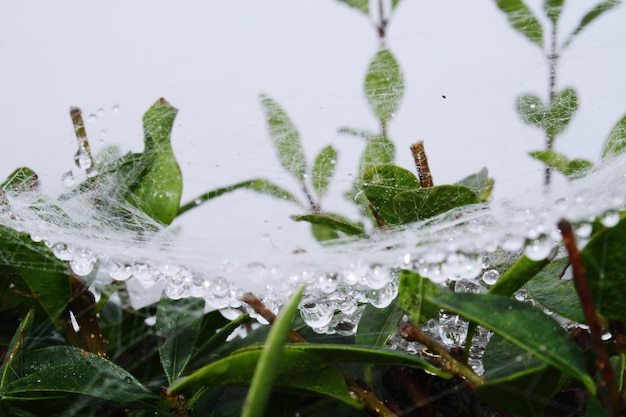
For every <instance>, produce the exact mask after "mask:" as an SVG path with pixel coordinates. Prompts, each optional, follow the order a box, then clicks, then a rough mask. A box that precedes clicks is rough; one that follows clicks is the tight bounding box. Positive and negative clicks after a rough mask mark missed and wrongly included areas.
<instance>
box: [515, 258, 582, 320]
mask: <svg viewBox="0 0 626 417" xmlns="http://www.w3.org/2000/svg"><path fill="white" fill-rule="evenodd" d="M567 260H568V258H562V259H559V260H558V261H554V262H553V263H551V264H550V265H548V266H546V267H545V268H544V269H543V270H541V271H540V272H539V273H538V274H537V275H536V276H535V277H534V278H533V279H531V280H530V281H528V283H527V284H526V288H527V289H528V292H529V293H530V295H531V296H532V297H533V299H534V300H536V301H537V302H538V303H539V304H541V305H542V306H543V307H545V308H547V309H548V310H550V311H552V312H554V313H556V314H558V315H559V316H561V317H565V318H566V319H568V320H572V321H573V322H575V323H584V322H585V316H584V314H583V312H582V309H581V308H580V301H579V299H578V294H576V290H575V289H574V283H573V281H572V280H571V279H561V278H560V274H561V273H562V272H563V269H564V268H565V266H566V265H567Z"/></svg>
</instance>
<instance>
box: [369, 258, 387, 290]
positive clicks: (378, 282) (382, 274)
mask: <svg viewBox="0 0 626 417" xmlns="http://www.w3.org/2000/svg"><path fill="white" fill-rule="evenodd" d="M364 278H365V284H366V285H367V286H368V287H370V288H373V289H379V288H383V287H384V286H385V285H387V283H388V282H389V280H390V279H391V274H390V273H389V270H387V269H386V268H384V267H383V266H382V265H381V264H373V265H371V266H370V268H369V270H368V271H366V272H365V275H364Z"/></svg>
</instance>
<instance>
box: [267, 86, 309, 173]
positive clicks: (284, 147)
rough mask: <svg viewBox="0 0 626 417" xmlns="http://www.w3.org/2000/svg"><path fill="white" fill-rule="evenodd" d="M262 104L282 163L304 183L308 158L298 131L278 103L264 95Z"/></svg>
mask: <svg viewBox="0 0 626 417" xmlns="http://www.w3.org/2000/svg"><path fill="white" fill-rule="evenodd" d="M261 104H262V105H263V110H264V111H265V118H266V120H267V127H268V129H269V134H270V138H271V139H272V142H273V143H274V148H275V149H276V152H277V153H278V159H279V160H280V163H281V164H282V165H283V167H285V169H286V170H287V171H288V172H289V173H290V174H291V175H293V176H294V177H295V178H296V179H297V180H298V181H299V182H300V183H301V184H302V183H304V176H305V174H306V158H305V156H304V150H303V149H302V143H301V142H300V134H299V133H298V130H297V129H296V127H295V126H294V124H293V122H292V121H291V119H289V116H287V113H285V111H284V110H283V109H282V108H281V107H280V105H279V104H278V103H277V102H275V101H274V100H272V99H271V98H269V97H268V96H266V95H263V94H262V95H261Z"/></svg>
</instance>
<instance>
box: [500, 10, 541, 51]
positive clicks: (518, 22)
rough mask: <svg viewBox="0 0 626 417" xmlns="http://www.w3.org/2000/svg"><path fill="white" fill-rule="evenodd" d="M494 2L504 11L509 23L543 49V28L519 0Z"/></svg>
mask: <svg viewBox="0 0 626 417" xmlns="http://www.w3.org/2000/svg"><path fill="white" fill-rule="evenodd" d="M496 4H497V5H498V7H499V8H500V10H502V11H503V12H504V13H506V15H507V17H508V19H509V24H510V25H511V26H512V27H513V29H515V30H517V31H518V32H519V33H521V34H522V35H524V36H526V38H527V39H528V40H529V41H531V42H533V43H536V44H537V45H538V46H539V47H540V48H542V49H543V30H542V28H541V24H540V23H539V20H537V18H536V17H535V16H534V15H533V13H532V12H531V11H530V9H529V8H528V6H526V4H524V2H523V1H521V0H496Z"/></svg>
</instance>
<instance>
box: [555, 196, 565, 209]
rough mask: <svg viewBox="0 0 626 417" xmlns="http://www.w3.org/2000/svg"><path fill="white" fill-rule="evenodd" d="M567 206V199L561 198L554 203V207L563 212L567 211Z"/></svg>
mask: <svg viewBox="0 0 626 417" xmlns="http://www.w3.org/2000/svg"><path fill="white" fill-rule="evenodd" d="M567 205H568V204H567V199H566V198H559V199H557V200H556V201H555V202H554V207H555V208H556V209H557V210H558V211H561V212H562V211H565V210H567Z"/></svg>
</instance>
